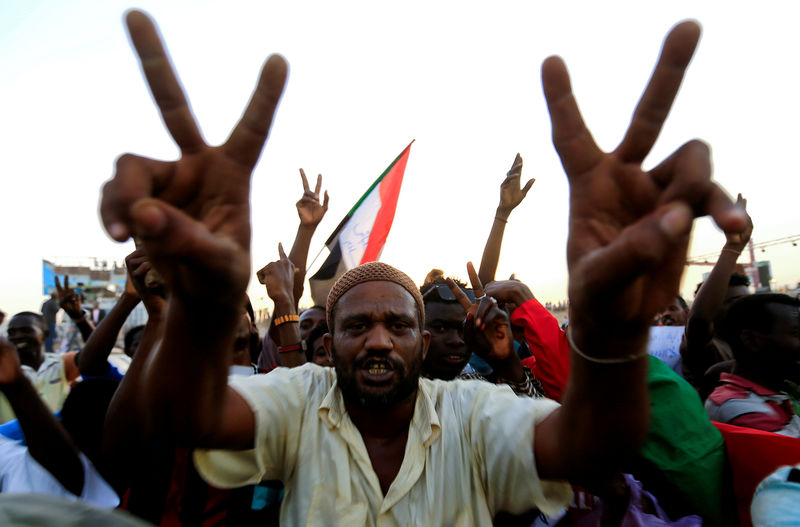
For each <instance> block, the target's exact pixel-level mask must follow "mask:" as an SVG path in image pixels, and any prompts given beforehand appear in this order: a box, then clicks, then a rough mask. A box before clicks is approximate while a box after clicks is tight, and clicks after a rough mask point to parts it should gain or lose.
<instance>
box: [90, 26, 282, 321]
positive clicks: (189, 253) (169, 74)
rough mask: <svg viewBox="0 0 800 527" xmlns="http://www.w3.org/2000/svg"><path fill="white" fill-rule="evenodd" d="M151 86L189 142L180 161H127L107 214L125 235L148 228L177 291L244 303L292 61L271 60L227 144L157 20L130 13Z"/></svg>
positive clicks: (117, 233)
mask: <svg viewBox="0 0 800 527" xmlns="http://www.w3.org/2000/svg"><path fill="white" fill-rule="evenodd" d="M126 22H127V26H128V31H129V33H130V38H131V40H132V42H133V45H134V47H135V48H136V52H137V53H138V55H139V59H140V62H141V66H142V69H143V71H144V74H145V77H146V78H147V82H148V84H149V86H150V91H151V93H152V94H153V98H154V99H155V102H156V104H157V106H158V107H159V109H160V111H161V116H162V118H163V120H164V124H165V125H166V127H167V129H168V130H169V132H170V134H171V135H172V137H173V139H174V140H175V142H176V143H177V145H178V147H179V148H180V150H181V156H180V159H178V160H177V161H157V160H154V159H148V158H145V157H140V156H136V155H132V154H126V155H123V156H121V157H120V158H119V159H118V160H117V170H116V174H115V175H114V178H113V179H111V180H110V181H108V182H107V183H106V184H105V186H104V188H103V195H102V200H101V204H100V213H101V216H102V219H103V224H104V226H105V228H106V230H107V231H108V233H109V234H110V235H111V237H112V238H114V239H115V240H117V241H124V240H126V239H128V237H129V236H131V235H132V234H136V235H138V236H139V237H140V238H141V240H142V242H143V243H144V247H145V250H146V251H147V255H148V256H149V258H150V260H151V262H152V263H153V265H154V266H155V268H156V269H157V270H158V271H159V273H160V274H161V276H162V277H163V278H164V280H165V281H166V283H167V284H168V287H169V288H170V290H171V291H170V293H171V294H174V295H175V296H176V297H179V298H184V299H189V300H204V299H213V300H214V302H215V303H216V304H218V305H219V304H224V305H225V306H232V305H235V306H237V307H238V306H239V305H240V304H241V301H242V295H243V294H244V291H245V288H246V286H247V282H248V280H249V277H250V200H249V194H250V177H251V173H252V171H253V167H254V166H255V164H256V162H257V161H258V158H259V156H260V154H261V150H262V148H263V146H264V142H265V141H266V139H267V135H268V133H269V129H270V125H271V123H272V118H273V115H274V112H275V108H276V106H277V104H278V100H279V99H280V96H281V93H282V92H283V87H284V83H285V81H286V72H287V65H286V62H285V61H284V60H283V58H281V57H279V56H272V57H270V58H269V59H268V60H267V62H266V64H265V65H264V67H263V69H262V71H261V76H260V78H259V81H258V85H257V86H256V89H255V91H254V93H253V96H252V97H251V99H250V103H249V104H248V106H247V109H246V110H245V112H244V114H243V116H242V118H241V120H240V121H239V123H238V124H237V125H236V127H235V128H234V129H233V131H232V132H231V135H230V137H229V138H228V140H227V141H226V142H225V143H224V144H222V145H221V146H216V147H212V146H209V145H207V144H206V142H205V141H204V139H203V137H202V135H201V133H200V130H199V128H198V126H197V123H196V122H195V120H194V117H193V116H192V112H191V110H190V108H189V104H188V102H187V100H186V97H185V96H184V94H183V90H182V88H181V86H180V83H179V82H178V78H177V76H176V75H175V72H174V71H173V69H172V66H171V65H170V62H169V58H168V56H167V52H166V50H165V49H164V46H163V45H162V43H161V40H160V39H159V36H158V31H157V29H156V27H155V25H154V23H153V21H152V20H150V18H149V17H148V16H147V15H146V14H144V13H143V12H141V11H131V12H129V13H128V15H127V16H126Z"/></svg>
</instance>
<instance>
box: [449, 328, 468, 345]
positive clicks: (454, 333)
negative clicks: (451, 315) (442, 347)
mask: <svg viewBox="0 0 800 527" xmlns="http://www.w3.org/2000/svg"><path fill="white" fill-rule="evenodd" d="M445 344H447V345H448V346H452V347H458V346H463V345H464V335H462V334H461V332H460V331H458V330H457V329H451V330H450V331H448V332H447V336H446V337H445Z"/></svg>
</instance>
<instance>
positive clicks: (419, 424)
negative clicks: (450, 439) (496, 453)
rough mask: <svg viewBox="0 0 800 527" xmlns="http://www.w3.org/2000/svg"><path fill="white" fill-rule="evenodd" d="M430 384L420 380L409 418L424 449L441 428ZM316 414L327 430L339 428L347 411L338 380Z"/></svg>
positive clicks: (434, 439)
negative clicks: (412, 412)
mask: <svg viewBox="0 0 800 527" xmlns="http://www.w3.org/2000/svg"><path fill="white" fill-rule="evenodd" d="M431 383H432V381H429V380H427V379H420V381H419V390H418V391H417V402H416V404H415V405H414V416H413V417H412V418H411V426H412V427H414V428H415V429H416V430H417V432H418V433H419V435H420V439H422V443H423V445H424V446H425V447H426V448H427V447H428V446H430V445H431V444H432V443H433V442H434V441H436V439H438V438H439V435H440V434H441V428H442V427H441V424H440V423H439V415H438V414H437V413H436V406H435V405H434V402H433V398H432V396H431V391H432V390H431V388H432V386H431ZM317 414H318V415H319V418H320V419H321V420H322V422H323V423H325V425H326V426H327V427H328V429H329V430H333V429H334V428H339V427H340V426H341V424H342V419H344V416H345V415H346V414H347V409H346V408H345V406H344V398H343V397H342V391H341V390H340V389H339V381H338V379H334V381H333V384H332V385H331V388H330V390H328V393H327V394H326V395H325V398H324V399H323V400H322V403H320V405H319V409H318V410H317Z"/></svg>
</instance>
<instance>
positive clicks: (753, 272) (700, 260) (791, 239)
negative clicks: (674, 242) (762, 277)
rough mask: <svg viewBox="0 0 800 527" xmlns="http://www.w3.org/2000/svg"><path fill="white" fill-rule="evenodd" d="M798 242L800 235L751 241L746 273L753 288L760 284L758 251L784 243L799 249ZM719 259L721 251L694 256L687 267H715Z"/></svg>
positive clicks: (748, 247) (688, 260)
mask: <svg viewBox="0 0 800 527" xmlns="http://www.w3.org/2000/svg"><path fill="white" fill-rule="evenodd" d="M797 242H800V234H793V235H791V236H784V237H783V238H775V239H774V240H767V241H765V242H759V243H753V240H752V239H751V240H750V242H749V243H748V244H747V249H748V252H749V253H750V262H749V263H748V265H747V266H746V267H745V271H746V272H747V274H749V275H750V280H751V281H752V282H753V286H754V287H755V288H756V289H758V286H759V283H760V281H759V278H758V264H757V262H756V249H761V252H764V250H765V249H766V248H767V247H774V246H775V245H782V244H784V243H791V244H792V246H793V247H797ZM710 258H713V260H712V261H709V259H710ZM717 258H719V251H717V252H715V253H708V254H701V255H700V256H692V257H690V258H687V259H686V265H714V264H716V263H717ZM765 285H766V284H765Z"/></svg>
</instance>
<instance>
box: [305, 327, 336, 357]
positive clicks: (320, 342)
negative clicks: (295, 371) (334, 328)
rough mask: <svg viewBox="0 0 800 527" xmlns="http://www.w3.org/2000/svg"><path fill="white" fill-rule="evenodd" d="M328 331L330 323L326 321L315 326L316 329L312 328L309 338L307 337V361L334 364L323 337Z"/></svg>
mask: <svg viewBox="0 0 800 527" xmlns="http://www.w3.org/2000/svg"><path fill="white" fill-rule="evenodd" d="M328 332H329V330H328V324H327V323H325V322H323V323H322V324H320V325H318V326H315V327H314V329H312V330H311V333H309V334H308V338H306V361H308V362H313V363H314V364H319V365H320V366H333V361H332V360H331V356H330V354H329V353H328V350H327V349H325V343H324V339H323V337H324V336H325V334H326V333H328Z"/></svg>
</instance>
